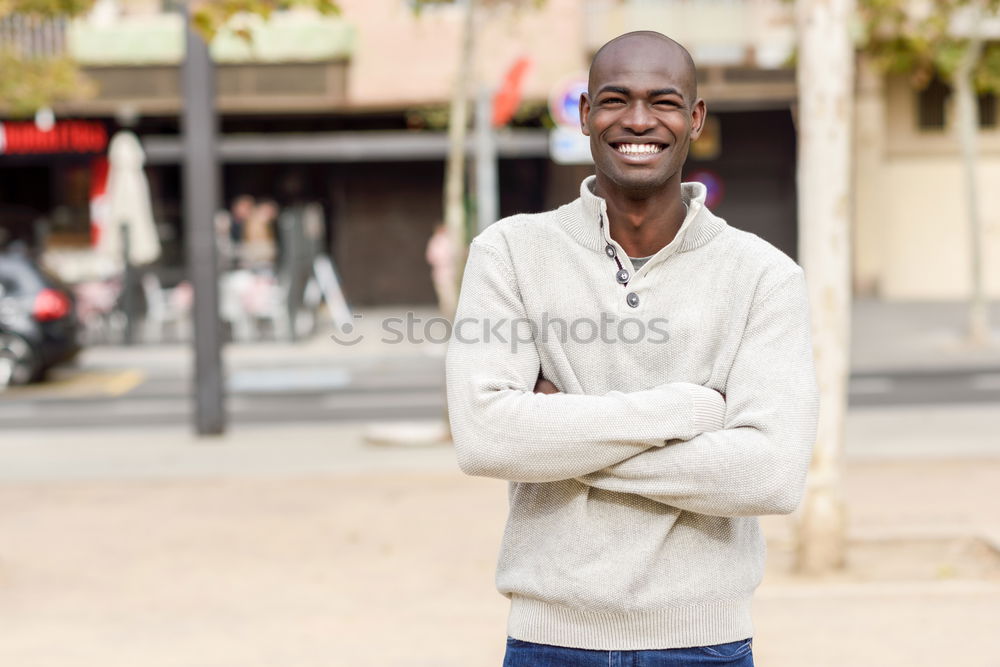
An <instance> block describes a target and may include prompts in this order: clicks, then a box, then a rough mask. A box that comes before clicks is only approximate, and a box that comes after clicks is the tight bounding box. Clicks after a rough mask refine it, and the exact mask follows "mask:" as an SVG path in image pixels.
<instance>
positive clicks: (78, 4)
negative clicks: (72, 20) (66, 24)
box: [0, 0, 94, 18]
mask: <svg viewBox="0 0 1000 667" xmlns="http://www.w3.org/2000/svg"><path fill="white" fill-rule="evenodd" d="M93 4H94V0H0V18H3V17H4V16H6V15H7V14H29V15H33V16H42V17H46V18H54V17H57V16H77V15H79V14H82V13H84V12H86V11H87V10H89V9H90V8H91V7H92V6H93Z"/></svg>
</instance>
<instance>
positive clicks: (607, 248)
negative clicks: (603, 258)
mask: <svg viewBox="0 0 1000 667" xmlns="http://www.w3.org/2000/svg"><path fill="white" fill-rule="evenodd" d="M604 252H606V253H608V257H614V256H615V247H614V246H613V245H611V244H610V243H609V244H608V245H606V246H604Z"/></svg>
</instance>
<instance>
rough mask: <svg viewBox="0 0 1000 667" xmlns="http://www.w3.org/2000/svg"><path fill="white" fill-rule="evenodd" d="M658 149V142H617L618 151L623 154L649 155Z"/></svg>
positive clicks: (658, 150)
mask: <svg viewBox="0 0 1000 667" xmlns="http://www.w3.org/2000/svg"><path fill="white" fill-rule="evenodd" d="M660 150H661V147H660V145H659V144H618V152H620V153H624V154H625V155H651V154H652V153H659V152H660Z"/></svg>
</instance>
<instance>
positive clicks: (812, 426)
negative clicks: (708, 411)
mask: <svg viewBox="0 0 1000 667" xmlns="http://www.w3.org/2000/svg"><path fill="white" fill-rule="evenodd" d="M726 407H727V409H726V418H725V428H724V429H722V430H719V431H715V432H710V433H703V434H701V435H699V436H697V437H695V438H692V439H690V440H687V441H685V442H680V441H674V442H668V443H667V446H665V447H662V448H657V449H651V450H649V451H645V452H642V453H640V454H638V455H636V456H633V457H632V458H630V459H629V460H627V461H623V462H622V463H619V464H616V465H612V466H610V467H608V468H606V469H604V470H601V471H598V472H595V473H592V474H590V475H585V476H582V477H580V478H579V479H578V481H580V482H583V483H584V484H587V485H589V486H593V487H597V488H600V489H605V490H609V491H619V492H624V493H632V494H638V495H641V496H644V497H646V498H650V499H652V500H655V501H658V502H661V503H664V504H667V505H671V506H674V507H677V508H680V509H682V510H687V511H691V512H698V513H701V514H709V515H714V516H754V515H762V514H788V513H790V512H792V511H794V509H795V508H796V507H797V506H798V504H799V502H800V501H801V498H802V494H803V491H804V488H805V478H806V473H807V471H808V467H809V461H810V458H811V456H812V447H813V445H814V443H815V439H816V428H817V420H818V413H819V396H818V389H817V385H816V373H815V369H814V365H813V350H812V343H811V337H810V323H809V303H808V296H807V293H806V284H805V279H804V276H803V274H802V271H801V269H798V270H797V271H796V272H795V273H794V274H793V275H791V276H790V277H788V278H786V279H785V280H784V281H782V282H781V283H779V284H778V285H777V286H776V287H774V288H773V289H771V291H770V292H769V293H768V294H767V295H766V296H765V297H763V298H761V299H760V300H759V301H758V302H757V303H756V304H755V306H754V307H753V308H752V309H751V313H750V316H749V320H748V322H747V326H746V330H745V333H744V337H743V341H742V342H741V344H740V348H739V350H738V352H737V354H736V358H735V360H734V363H733V366H732V369H731V371H730V373H729V378H728V381H727V386H726Z"/></svg>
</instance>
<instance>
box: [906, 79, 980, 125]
mask: <svg viewBox="0 0 1000 667" xmlns="http://www.w3.org/2000/svg"><path fill="white" fill-rule="evenodd" d="M950 96H951V88H950V87H949V86H948V85H947V84H946V83H944V82H943V81H941V80H940V79H937V78H935V79H934V80H932V81H931V82H930V84H928V86H927V87H926V88H924V89H923V90H921V91H920V92H919V93H917V126H918V127H919V128H920V129H921V130H943V129H944V128H945V125H946V121H947V115H946V114H947V111H946V110H947V104H948V98H949V97H950ZM978 103H979V127H980V128H986V129H992V128H995V127H997V96H996V95H995V94H993V93H984V94H982V95H980V96H979V98H978Z"/></svg>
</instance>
